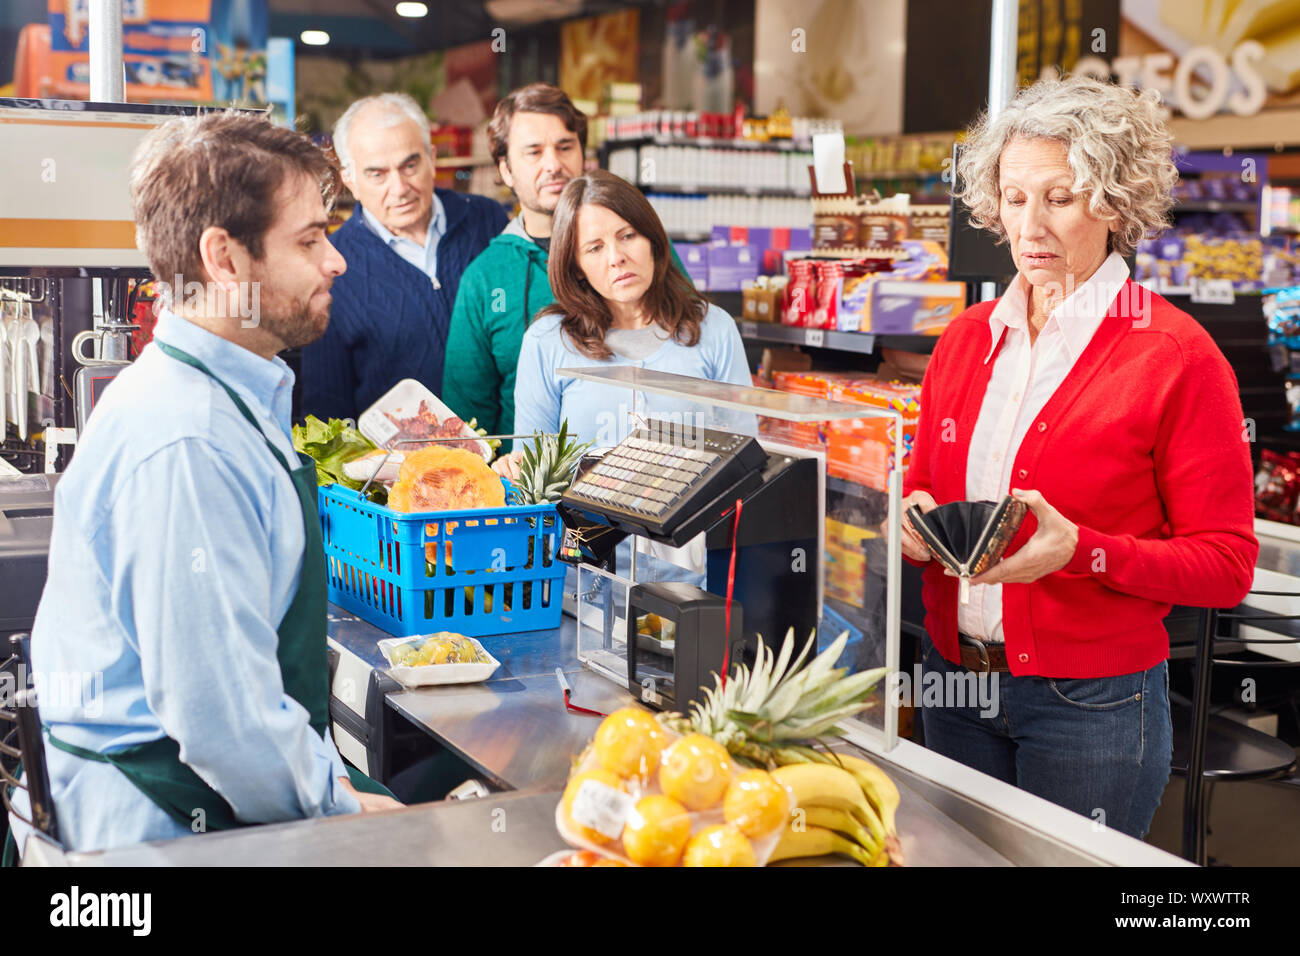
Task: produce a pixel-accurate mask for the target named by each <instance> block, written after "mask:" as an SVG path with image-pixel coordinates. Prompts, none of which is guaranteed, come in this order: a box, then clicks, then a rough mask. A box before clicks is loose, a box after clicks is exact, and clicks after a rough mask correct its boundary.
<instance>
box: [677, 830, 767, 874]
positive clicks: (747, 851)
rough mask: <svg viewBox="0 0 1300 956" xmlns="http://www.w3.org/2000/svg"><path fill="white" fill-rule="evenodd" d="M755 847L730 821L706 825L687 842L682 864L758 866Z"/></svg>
mask: <svg viewBox="0 0 1300 956" xmlns="http://www.w3.org/2000/svg"><path fill="white" fill-rule="evenodd" d="M757 865H758V861H757V859H756V858H755V856H754V848H753V847H752V846H751V845H750V843H749V841H748V840H747V839H745V834H743V833H741V832H740V831H739V830H738V829H736V828H735V827H734V826H732V825H731V824H730V823H722V824H719V825H718V826H712V827H705V828H704V829H703V830H701V831H700V832H699V833H697V834H695V836H693V837H691V842H690V843H688V844H686V855H685V856H684V857H683V858H682V866H757Z"/></svg>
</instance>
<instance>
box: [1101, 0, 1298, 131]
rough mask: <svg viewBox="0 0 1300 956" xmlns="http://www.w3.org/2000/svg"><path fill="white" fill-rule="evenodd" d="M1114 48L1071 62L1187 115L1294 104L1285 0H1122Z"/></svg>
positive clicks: (1292, 16)
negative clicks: (1102, 61) (1106, 54)
mask: <svg viewBox="0 0 1300 956" xmlns="http://www.w3.org/2000/svg"><path fill="white" fill-rule="evenodd" d="M1121 13H1122V20H1121V24H1120V37H1119V55H1118V56H1117V57H1115V59H1114V60H1113V61H1112V62H1111V64H1110V67H1109V68H1108V69H1105V70H1104V71H1103V70H1101V69H1100V68H1099V67H1098V65H1097V64H1095V63H1087V62H1081V63H1080V64H1079V65H1078V67H1077V69H1078V70H1080V71H1082V72H1087V73H1091V74H1092V75H1100V76H1105V77H1108V78H1109V77H1110V76H1112V75H1113V76H1114V78H1115V79H1116V80H1117V81H1118V82H1120V83H1125V84H1128V85H1132V86H1138V87H1142V88H1146V89H1155V90H1159V91H1160V94H1161V95H1162V96H1163V97H1164V98H1165V101H1166V102H1167V103H1168V105H1169V106H1170V107H1171V108H1172V109H1173V110H1174V111H1175V112H1177V113H1181V114H1182V115H1183V116H1186V117H1188V118H1189V119H1208V118H1209V117H1211V116H1214V115H1215V114H1217V113H1235V114H1236V115H1238V116H1252V115H1254V114H1256V113H1258V112H1260V111H1261V110H1267V109H1273V108H1281V107H1300V46H1297V40H1296V37H1297V28H1300V19H1298V15H1297V11H1296V5H1295V3H1294V2H1291V0H1247V2H1239V3H1219V2H1211V0H1179V2H1176V3H1173V2H1169V0H1164V2H1162V0H1124V2H1123V4H1122V6H1121Z"/></svg>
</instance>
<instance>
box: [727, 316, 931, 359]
mask: <svg viewBox="0 0 1300 956" xmlns="http://www.w3.org/2000/svg"><path fill="white" fill-rule="evenodd" d="M736 321H737V322H738V323H739V325H740V337H741V338H742V339H750V340H751V341H755V342H779V343H781V344H782V345H805V346H808V347H809V348H815V349H835V350H837V351H840V352H858V353H861V354H863V355H867V354H870V353H871V352H873V351H875V347H876V336H874V335H872V334H870V333H866V332H836V331H834V330H832V329H803V328H799V327H797V326H792V325H776V324H774V323H772V322H750V321H747V320H744V319H737V320H736ZM920 337H921V336H918V338H920Z"/></svg>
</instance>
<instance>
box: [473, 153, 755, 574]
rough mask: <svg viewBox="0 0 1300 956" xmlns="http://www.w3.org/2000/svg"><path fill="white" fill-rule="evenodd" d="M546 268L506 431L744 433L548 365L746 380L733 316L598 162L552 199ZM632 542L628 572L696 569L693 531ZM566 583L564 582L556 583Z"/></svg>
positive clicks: (607, 441) (661, 398)
mask: <svg viewBox="0 0 1300 956" xmlns="http://www.w3.org/2000/svg"><path fill="white" fill-rule="evenodd" d="M547 273H548V278H549V279H550V282H551V289H552V291H553V292H554V294H555V302H554V304H553V305H550V306H548V307H547V308H545V309H543V310H542V311H541V313H540V314H539V315H538V317H537V319H536V320H535V321H534V322H533V324H532V325H531V326H529V327H528V331H527V332H525V333H524V341H523V346H522V347H521V349H520V351H519V367H518V370H517V372H516V376H515V431H516V432H518V433H520V434H527V433H529V432H534V431H540V432H547V433H551V432H556V431H559V428H560V423H561V422H568V430H569V434H571V435H574V436H575V437H576V438H577V439H578V440H579V441H588V440H591V441H594V442H595V443H596V447H597V448H608V447H611V446H613V445H617V444H618V443H619V442H620V441H622V440H623V439H624V438H625V437H626V436H627V435H628V434H629V433H630V432H632V431H634V430H635V429H636V427H637V426H638V425H639V424H641V423H642V422H644V421H646V420H647V419H655V420H658V421H661V422H662V421H667V422H669V423H674V424H680V425H682V426H684V429H685V434H686V435H687V436H688V440H689V437H690V436H691V435H693V434H695V430H696V429H699V428H709V429H717V430H721V431H732V432H746V433H750V434H752V433H753V432H754V431H755V424H756V423H755V419H754V416H753V415H748V414H743V413H738V412H731V411H727V410H723V409H714V408H712V407H710V406H708V405H703V404H698V403H694V402H689V401H686V400H683V399H676V398H673V397H670V396H667V395H656V394H652V393H648V392H639V391H638V392H636V393H633V392H632V391H631V390H630V389H627V388H622V387H617V386H613V385H604V384H600V383H597V382H588V381H583V380H581V379H576V378H568V377H564V378H561V377H560V376H558V375H557V374H556V370H557V369H561V368H583V367H593V368H598V367H608V366H612V365H632V366H635V367H637V368H644V369H652V370H655V371H660V372H673V373H676V374H678V375H689V376H692V377H694V378H702V379H709V380H711V381H716V382H730V383H732V384H734V385H750V384H751V380H750V377H749V366H748V364H747V363H746V361H745V349H744V345H743V344H742V343H741V340H740V332H739V330H738V329H737V328H736V323H735V322H734V321H733V320H732V318H731V316H729V315H728V314H727V313H726V312H724V311H723V310H722V309H719V308H718V307H717V306H716V305H710V304H709V303H708V302H706V301H705V300H704V298H703V296H701V295H700V294H699V292H697V291H696V290H695V288H694V287H693V286H692V285H691V283H690V280H689V279H687V278H686V276H685V275H683V274H682V272H681V271H680V270H679V269H677V268H676V267H675V266H673V264H672V249H671V246H669V244H668V236H667V234H665V232H664V227H663V224H662V223H660V222H659V217H658V216H657V215H655V211H654V209H653V208H652V207H651V206H650V203H649V202H647V201H646V198H645V196H643V195H642V194H641V191H640V190H639V189H637V188H636V187H635V186H633V185H631V184H629V183H628V182H626V181H625V180H623V179H620V178H619V177H617V176H615V175H613V174H612V173H607V172H603V171H600V170H597V171H594V172H590V173H588V174H586V175H585V176H579V177H578V178H576V179H574V180H573V181H572V182H570V183H569V185H568V186H567V187H565V190H564V193H563V194H562V195H561V197H560V202H559V205H558V206H557V207H556V209H555V223H554V227H553V231H552V238H551V255H550V263H549V266H548V270H547ZM651 427H654V426H651ZM521 454H522V453H521V452H518V451H516V452H513V453H512V454H511V455H510V456H508V457H505V458H499V459H497V463H496V464H495V465H494V467H496V468H497V470H498V471H501V472H503V473H505V474H513V473H514V472H515V469H516V468H517V463H518V456H519V455H521ZM638 541H639V547H638V550H639V551H641V552H642V553H643V554H644V555H646V558H645V559H644V560H643V561H641V564H640V566H639V567H638V573H637V575H636V576H637V579H638V580H695V579H696V578H697V577H698V576H699V575H700V574H701V573H702V572H703V568H704V541H703V535H700V536H698V537H697V538H696V539H695V540H694V541H692V542H690V543H689V544H687V545H686V546H685V547H684V548H667V547H662V546H658V545H653V544H652V543H651V542H646V541H641V540H640V539H638ZM640 545H645V546H644V547H642V546H640ZM629 556H630V548H629V547H628V546H627V544H626V543H624V544H623V545H620V551H619V558H618V563H619V567H620V569H622V571H623V572H626V569H627V563H626V562H627V561H628V560H629ZM639 560H640V559H639ZM664 562H666V563H664ZM571 587H572V581H571V583H570V587H569V588H566V590H570V589H571Z"/></svg>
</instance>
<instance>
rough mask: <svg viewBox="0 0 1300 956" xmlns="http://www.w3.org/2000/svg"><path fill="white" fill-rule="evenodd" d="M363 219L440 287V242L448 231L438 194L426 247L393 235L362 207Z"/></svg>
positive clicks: (390, 245)
mask: <svg viewBox="0 0 1300 956" xmlns="http://www.w3.org/2000/svg"><path fill="white" fill-rule="evenodd" d="M361 217H362V219H363V220H364V221H365V224H366V225H367V226H369V227H370V231H371V232H373V233H374V234H375V235H376V236H378V237H379V238H380V239H382V240H384V245H386V246H388V248H389V249H392V250H393V252H395V253H397V254H398V255H399V256H401V257H402V258H403V259H405V260H406V261H407V262H409V263H410V264H411V265H413V266H415V268H417V269H419V270H420V271H421V272H423V273H424V274H425V275H427V276H428V277H429V278H430V279H432V280H433V284H434V287H435V288H436V287H437V286H438V240H439V239H441V238H442V236H443V233H445V232H446V231H447V214H446V212H444V211H443V208H442V200H441V199H439V198H438V194H437V193H434V194H433V215H432V216H430V217H429V231H428V232H427V233H426V234H425V237H424V245H419V244H418V243H415V242H413V241H411V240H410V239H407V238H405V237H401V236H395V235H393V234H392V233H391V232H389V231H388V228H387V227H386V226H385V225H384V224H383V223H382V222H380V221H379V220H378V219H376V218H375V217H374V216H373V215H371V213H370V210H369V209H367V208H366V207H365V206H362V207H361Z"/></svg>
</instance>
